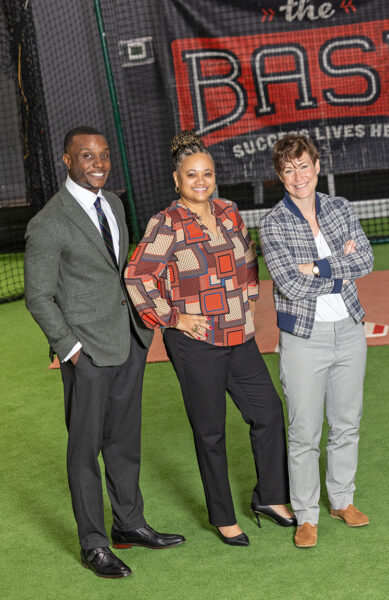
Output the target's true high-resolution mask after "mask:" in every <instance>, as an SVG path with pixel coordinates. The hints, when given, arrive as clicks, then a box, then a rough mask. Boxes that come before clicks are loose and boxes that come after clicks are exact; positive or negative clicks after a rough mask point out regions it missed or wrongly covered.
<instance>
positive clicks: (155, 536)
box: [111, 524, 185, 549]
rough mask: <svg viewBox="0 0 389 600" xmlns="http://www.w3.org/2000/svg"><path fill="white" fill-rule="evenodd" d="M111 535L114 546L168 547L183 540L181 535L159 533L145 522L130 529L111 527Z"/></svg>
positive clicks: (176, 544) (177, 544)
mask: <svg viewBox="0 0 389 600" xmlns="http://www.w3.org/2000/svg"><path fill="white" fill-rule="evenodd" d="M111 537H112V545H113V547H114V548H131V546H142V548H152V549H158V548H170V547H171V546H179V544H182V543H183V542H185V538H184V536H183V535H178V534H175V533H160V532H159V531H155V530H154V529H153V528H152V527H150V525H147V524H146V525H144V526H143V527H139V529H132V530H131V531H119V530H118V529H114V528H113V527H112V532H111Z"/></svg>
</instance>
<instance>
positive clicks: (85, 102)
mask: <svg viewBox="0 0 389 600" xmlns="http://www.w3.org/2000/svg"><path fill="white" fill-rule="evenodd" d="M99 15H100V20H99V18H98V17H99ZM104 43H106V45H107V50H108V52H107V55H106V56H105V59H104V53H103V51H102V48H103V46H104ZM388 60H389V5H388V3H387V1H386V0H369V1H365V0H331V1H326V2H324V1H322V0H280V1H272V0H266V1H263V2H258V1H257V0H84V1H83V2H79V0H67V2H63V0H50V2H47V0H13V1H12V2H11V1H10V0H0V147H1V157H2V160H1V161H0V302H1V301H6V300H9V299H14V298H17V297H20V296H21V295H22V294H23V268H22V265H23V250H24V241H23V238H24V231H25V227H26V224H27V222H28V220H29V219H30V218H31V216H32V215H33V214H34V213H35V212H36V211H37V210H39V209H40V208H41V207H42V206H43V205H44V204H45V203H46V202H47V201H48V200H49V198H50V197H51V195H52V194H53V193H54V192H55V191H56V190H57V189H58V187H59V186H60V185H61V184H62V182H63V181H64V179H65V176H66V172H65V168H64V165H63V163H62V153H63V149H62V140H63V137H64V135H65V133H66V131H67V130H68V129H70V128H72V127H75V126H77V125H83V124H85V125H90V126H93V127H96V128H97V129H99V130H100V131H102V132H103V133H104V134H105V135H106V137H107V139H108V141H109V143H110V146H111V151H112V172H111V175H110V179H109V182H108V183H109V188H110V189H112V190H115V191H116V192H117V193H119V195H120V196H121V197H122V199H123V203H124V206H125V208H126V210H127V215H128V225H129V229H130V233H131V235H132V241H136V238H137V231H140V233H142V231H143V230H144V228H145V226H146V224H147V222H148V219H149V218H150V216H151V215H153V214H154V213H156V212H158V211H159V210H160V209H161V208H163V207H165V206H166V205H168V204H170V202H171V201H172V199H174V198H175V197H176V195H175V192H174V186H173V179H172V175H171V173H172V162H171V158H170V154H169V141H170V139H171V137H172V136H173V135H174V134H175V133H176V132H177V131H179V130H181V129H194V130H195V131H196V132H197V133H199V134H200V135H201V136H202V137H203V139H204V142H205V144H206V145H207V146H208V148H209V150H210V152H211V153H212V155H213V157H214V159H215V163H216V171H217V181H218V190H217V193H218V195H219V196H221V197H225V198H229V199H231V200H234V201H235V202H236V203H237V204H238V206H239V208H240V210H241V212H242V215H243V217H244V219H245V221H246V223H247V225H248V227H249V228H250V230H251V232H252V234H253V236H254V237H255V238H256V239H257V224H258V220H259V218H260V216H261V215H262V214H264V211H266V210H269V208H271V207H272V206H273V205H274V204H275V203H277V202H278V201H279V200H280V199H281V198H282V195H283V189H282V186H281V184H280V183H279V182H278V181H277V178H276V175H275V172H274V169H273V167H272V158H271V157H272V147H273V145H274V143H275V142H276V141H277V139H279V138H281V137H283V136H284V135H285V134H287V133H303V134H305V135H309V136H310V137H311V139H312V140H313V142H314V143H315V144H316V146H317V147H318V149H319V152H320V164H321V172H320V178H319V187H318V189H319V190H320V191H322V192H324V193H327V194H330V195H338V196H339V195H341V196H345V197H346V198H348V199H349V200H350V201H351V202H352V203H353V205H354V207H355V209H356V211H357V214H358V216H359V218H360V220H361V223H362V226H363V227H364V229H365V231H366V233H367V235H368V236H369V238H370V239H371V240H372V241H389V193H388V182H389V152H388V147H389V78H388V70H387V64H388ZM107 73H108V75H109V77H108V78H107ZM115 96H116V98H117V103H118V104H117V106H118V113H119V117H120V118H119V119H118V117H117V115H116V118H115V117H114V112H113V110H112V100H114V99H115ZM118 132H120V134H119V135H118ZM120 136H122V139H123V142H124V144H123V145H124V152H125V154H126V157H125V156H124V155H123V148H121V145H120ZM118 138H119V142H118V141H117V140H118ZM124 163H126V164H127V165H128V167H129V178H128V177H126V176H125V170H124V167H123V165H124ZM132 201H133V203H134V205H135V221H134V218H133V216H132V217H131V215H130V212H131V211H130V210H129V207H130V205H131V202H132ZM134 225H136V227H134Z"/></svg>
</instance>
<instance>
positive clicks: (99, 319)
mask: <svg viewBox="0 0 389 600" xmlns="http://www.w3.org/2000/svg"><path fill="white" fill-rule="evenodd" d="M104 197H105V198H106V199H107V201H108V202H109V204H110V206H111V208H112V211H113V213H114V215H115V218H116V221H117V224H118V227H119V239H120V252H119V266H120V274H119V273H118V271H117V269H116V268H115V266H114V265H113V263H112V260H111V257H110V255H109V253H108V250H107V248H106V246H105V244H104V241H103V239H102V236H101V235H100V233H99V231H98V229H97V228H96V226H95V225H94V224H93V222H92V221H91V219H90V218H89V216H88V215H87V214H86V212H85V211H84V210H83V208H81V206H80V205H79V204H78V202H77V201H76V200H75V198H73V196H72V195H71V194H70V193H69V192H68V190H67V188H66V187H65V185H63V186H62V187H61V189H60V190H59V192H57V193H56V194H55V195H54V196H53V197H52V198H51V199H50V200H49V202H48V203H47V204H46V205H45V206H44V207H43V208H42V210H40V211H39V213H38V214H37V215H35V217H33V218H32V219H31V221H30V222H29V224H28V227H27V231H26V253H25V294H26V306H27V308H28V310H29V311H30V312H31V314H32V316H33V317H34V319H35V320H36V321H37V323H38V324H39V326H40V327H41V328H42V330H43V332H44V333H45V335H46V337H47V339H48V341H49V343H50V346H51V347H52V348H53V350H54V351H55V352H56V353H57V354H58V357H59V359H60V360H63V359H64V358H65V357H66V356H67V354H68V353H69V352H70V351H71V349H72V348H73V346H74V345H75V344H76V342H77V341H80V342H81V344H82V346H83V351H84V352H85V353H86V354H88V355H89V356H90V357H91V359H92V362H93V363H94V364H95V365H97V366H112V365H120V364H122V363H123V362H124V361H125V360H126V358H127V356H128V354H129V351H130V343H131V335H130V320H131V322H132V325H133V328H134V329H135V331H136V333H137V335H138V337H139V338H140V341H141V342H142V344H143V345H144V346H145V347H148V346H149V345H150V343H151V340H152V331H150V330H148V329H147V328H146V327H145V326H144V325H143V323H142V321H141V320H140V318H139V316H138V313H137V312H136V311H135V309H134V308H133V307H132V304H131V301H130V300H129V298H128V296H127V292H126V289H125V286H124V283H123V280H122V270H123V268H124V266H125V264H126V263H127V253H128V232H127V227H126V223H125V215H124V209H123V206H122V203H121V201H120V199H119V198H118V197H117V196H116V195H115V194H112V193H110V192H104Z"/></svg>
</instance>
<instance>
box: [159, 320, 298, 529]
mask: <svg viewBox="0 0 389 600" xmlns="http://www.w3.org/2000/svg"><path fill="white" fill-rule="evenodd" d="M163 338H164V342H165V347H166V350H167V353H168V355H169V358H170V360H171V361H172V363H173V366H174V369H175V371H176V373H177V376H178V379H179V382H180V385H181V390H182V395H183V398H184V403H185V408H186V412H187V415H188V418H189V422H190V424H191V427H192V430H193V437H194V443H195V447H196V453H197V460H198V465H199V469H200V474H201V478H202V482H203V486H204V492H205V498H206V503H207V508H208V514H209V521H210V523H211V524H212V525H215V526H227V525H233V524H234V523H236V517H235V512H234V506H233V502H232V496H231V490H230V483H229V480H228V466H227V456H226V443H225V420H226V391H228V393H229V395H230V396H231V398H232V400H233V401H234V403H235V404H236V406H237V407H238V409H239V410H240V412H241V413H242V416H243V419H244V420H245V422H246V423H248V424H249V425H250V440H251V447H252V451H253V456H254V462H255V467H256V472H257V482H256V484H255V487H254V490H253V495H252V501H253V502H256V503H259V504H284V503H287V502H289V481H288V470H287V454H286V440H285V425H284V417H283V412H282V404H281V400H280V398H279V396H278V394H277V392H276V390H275V388H274V385H273V383H272V381H271V378H270V375H269V372H268V370H267V367H266V365H265V363H264V361H263V358H262V356H261V354H260V352H259V350H258V347H257V344H256V342H255V340H254V339H251V340H249V341H248V342H246V343H245V344H241V345H238V346H228V347H220V346H212V345H211V344H207V343H206V342H202V341H198V340H194V339H192V338H190V337H188V336H186V335H184V334H183V333H182V332H180V331H178V330H176V329H166V330H165V331H164V334H163Z"/></svg>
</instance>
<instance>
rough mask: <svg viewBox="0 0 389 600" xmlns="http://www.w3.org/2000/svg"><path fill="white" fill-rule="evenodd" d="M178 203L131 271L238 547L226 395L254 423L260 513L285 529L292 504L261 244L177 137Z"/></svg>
mask: <svg viewBox="0 0 389 600" xmlns="http://www.w3.org/2000/svg"><path fill="white" fill-rule="evenodd" d="M172 155H173V161H174V165H175V171H174V173H173V177H174V181H175V184H176V192H177V193H178V194H179V195H180V198H179V199H178V200H175V201H173V202H172V204H171V205H170V206H169V207H167V208H166V209H165V210H163V211H161V212H160V213H158V214H157V215H155V216H153V217H152V218H151V219H150V221H149V223H148V226H147V229H146V232H145V235H144V237H143V239H142V240H141V242H140V243H139V245H138V247H137V248H136V250H135V252H134V254H133V256H132V258H131V260H130V263H129V265H128V267H127V269H126V271H125V281H126V285H127V289H128V292H129V294H130V296H131V299H132V301H133V303H134V305H135V307H136V308H137V310H138V312H139V314H140V316H141V318H142V319H143V321H144V323H145V324H146V325H147V326H148V327H150V328H155V327H162V328H163V329H164V333H163V339H164V343H165V346H166V350H167V353H168V355H169V357H170V360H171V361H172V363H173V366H174V369H175V371H176V373H177V376H178V379H179V382H180V384H181V389H182V394H183V398H184V403H185V408H186V412H187V415H188V418H189V421H190V424H191V427H192V430H193V436H194V442H195V447H196V453H197V459H198V465H199V469H200V474H201V478H202V481H203V486H204V492H205V497H206V502H207V508H208V513H209V521H210V523H211V524H212V525H214V526H216V527H217V529H218V532H219V534H220V537H221V539H222V540H223V541H224V542H225V543H227V544H230V545H236V546H247V545H248V543H249V540H248V538H247V536H246V535H245V534H244V533H243V532H242V530H241V529H240V527H239V525H238V524H237V521H236V516H235V512H234V506H233V502H232V497H231V491H230V484H229V480H228V469H227V457H226V448H225V416H226V400H225V399H226V391H228V393H229V395H230V396H231V398H232V400H233V401H234V403H235V404H236V406H237V407H238V409H239V410H240V411H241V413H242V416H243V418H244V420H245V421H246V423H248V424H249V425H250V438H251V445H252V451H253V456H254V461H255V466H256V471H257V482H256V485H255V487H254V490H253V495H252V502H251V508H252V510H253V511H254V513H255V514H256V515H257V519H258V525H260V521H259V516H258V515H259V513H261V514H267V515H269V516H270V517H272V518H273V520H275V521H276V522H277V523H279V524H280V525H283V526H291V525H294V524H295V518H294V516H293V515H292V513H291V512H290V511H289V509H288V508H286V507H285V503H287V502H289V485H288V474H287V466H286V465H287V457H286V445H285V426H284V419H283V413H282V405H281V401H280V399H279V397H278V395H277V392H276V390H275V389H274V386H273V384H272V381H271V378H270V376H269V373H268V371H267V368H266V365H265V363H264V361H263V359H262V357H261V355H260V353H259V350H258V347H257V345H256V343H255V338H254V334H255V330H254V320H253V316H254V307H255V301H256V300H257V298H258V269H257V256H256V252H255V245H254V244H253V242H252V241H251V240H250V237H249V234H248V232H247V229H246V227H245V225H244V223H243V221H242V219H241V217H240V215H239V211H238V209H237V206H236V205H235V204H234V203H233V202H230V201H228V200H221V199H211V195H212V193H213V192H214V190H215V185H216V184H215V165H214V162H213V159H212V157H211V155H210V154H209V152H208V150H207V149H206V148H205V146H204V144H203V141H202V140H201V138H199V137H198V136H197V135H195V134H194V133H193V132H188V131H184V132H181V133H180V134H178V135H177V136H175V137H174V138H173V140H172Z"/></svg>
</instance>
